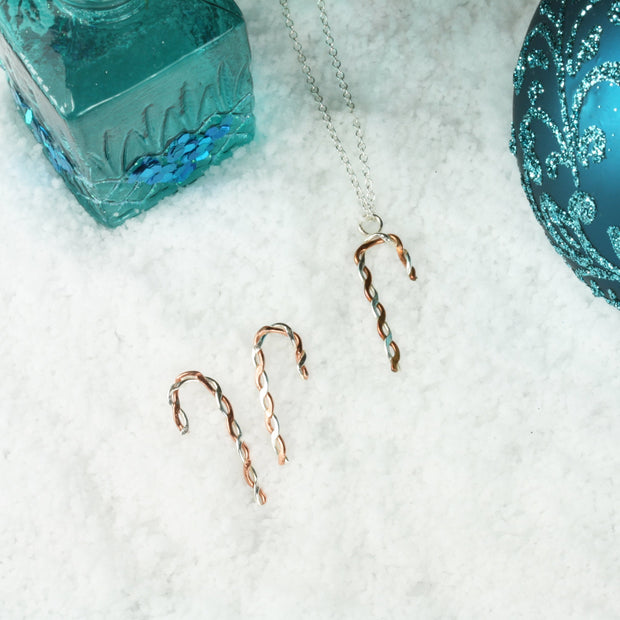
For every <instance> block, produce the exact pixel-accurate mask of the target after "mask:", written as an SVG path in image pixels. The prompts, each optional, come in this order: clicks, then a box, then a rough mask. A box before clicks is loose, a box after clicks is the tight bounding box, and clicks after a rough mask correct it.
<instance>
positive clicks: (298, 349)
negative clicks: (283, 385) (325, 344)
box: [252, 323, 308, 465]
mask: <svg viewBox="0 0 620 620" xmlns="http://www.w3.org/2000/svg"><path fill="white" fill-rule="evenodd" d="M269 334H281V335H282V336H287V337H288V338H289V340H290V341H291V342H292V343H293V345H294V346H295V359H296V360H297V372H299V374H300V375H301V377H302V379H307V378H308V369H307V368H306V352H305V351H304V349H303V345H302V342H301V338H300V337H299V334H297V333H295V332H294V331H293V330H292V329H291V328H290V327H289V326H288V325H287V324H286V323H274V324H273V325H265V326H264V327H261V328H260V329H259V330H258V331H257V332H256V336H255V337H254V348H253V349H252V354H253V360H254V366H255V367H256V374H255V382H256V387H257V389H258V391H259V398H260V403H261V406H262V407H263V410H264V411H265V426H266V427H267V430H268V431H269V433H270V434H271V445H272V446H273V449H274V451H275V453H276V454H277V455H278V463H279V464H280V465H284V463H286V462H288V458H287V457H286V445H285V444H284V439H282V435H280V422H279V421H278V418H277V417H276V415H275V413H274V412H273V408H274V405H273V397H272V396H271V393H270V392H269V378H268V377H267V373H266V372H265V355H264V353H263V350H262V346H263V342H264V341H265V338H266V337H267V336H268V335H269Z"/></svg>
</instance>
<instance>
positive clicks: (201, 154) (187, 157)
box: [127, 116, 233, 185]
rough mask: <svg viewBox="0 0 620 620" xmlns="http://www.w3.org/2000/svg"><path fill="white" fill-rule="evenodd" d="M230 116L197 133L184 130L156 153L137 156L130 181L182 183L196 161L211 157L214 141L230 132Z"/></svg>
mask: <svg viewBox="0 0 620 620" xmlns="http://www.w3.org/2000/svg"><path fill="white" fill-rule="evenodd" d="M232 122H233V119H232V117H230V116H227V117H226V118H224V119H223V120H222V121H221V123H219V124H216V125H212V126H211V127H208V128H206V129H204V130H202V131H200V132H197V133H194V134H190V133H188V132H185V133H183V134H181V135H180V136H178V137H177V138H175V139H174V140H173V141H172V142H171V143H170V144H169V145H168V147H167V149H166V150H165V151H164V152H163V153H162V154H161V155H159V156H156V155H148V156H145V157H141V158H140V159H139V160H138V161H137V162H136V163H135V164H134V165H133V166H132V167H131V169H130V171H129V173H128V176H127V178H128V180H129V181H130V182H134V183H135V182H138V183H147V184H148V185H157V184H163V183H172V182H174V183H184V182H185V181H187V179H188V178H189V177H190V176H191V175H192V173H193V172H194V171H195V170H196V168H197V167H198V163H200V162H202V161H205V160H206V159H208V158H209V157H210V156H211V153H212V152H213V149H214V148H216V143H217V142H218V140H222V139H223V138H224V137H226V136H227V135H228V134H229V133H230V132H231V129H232V127H231V124H232Z"/></svg>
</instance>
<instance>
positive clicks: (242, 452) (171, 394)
mask: <svg viewBox="0 0 620 620" xmlns="http://www.w3.org/2000/svg"><path fill="white" fill-rule="evenodd" d="M189 381H198V382H199V383H201V384H202V385H204V386H205V387H207V389H208V390H209V391H210V392H211V394H212V395H213V396H214V397H215V400H216V402H217V406H218V408H219V410H220V411H221V413H222V414H224V416H225V417H226V419H227V422H228V432H229V434H230V436H231V437H232V439H233V440H234V442H235V447H236V449H237V453H238V454H239V457H240V458H241V462H242V463H243V473H244V477H245V479H246V481H247V482H248V484H249V485H250V486H251V487H252V492H253V495H254V499H255V501H256V503H257V504H259V505H262V504H264V503H265V494H264V493H263V491H262V490H261V488H260V486H259V484H258V475H257V474H256V470H255V469H254V466H253V465H252V462H251V460H250V453H249V449H248V447H247V444H246V443H245V442H244V441H243V433H242V432H241V427H240V426H239V424H238V422H237V420H235V418H234V413H233V410H232V407H231V405H230V402H229V401H228V399H227V398H226V397H225V396H224V395H223V393H222V388H221V387H220V384H219V383H218V382H217V381H216V380H215V379H212V378H211V377H207V376H205V375H203V374H202V373H199V372H196V371H190V372H187V373H183V375H181V376H180V378H179V379H178V380H177V381H176V382H175V383H173V384H172V385H171V386H170V390H169V391H168V404H169V405H170V406H171V407H172V408H173V409H174V412H175V420H176V421H177V426H178V428H179V430H180V432H181V434H182V435H186V434H187V433H188V432H189V420H188V418H187V414H186V413H185V411H184V410H183V408H182V407H181V403H180V401H179V389H180V388H181V386H182V385H183V384H184V383H187V382H189Z"/></svg>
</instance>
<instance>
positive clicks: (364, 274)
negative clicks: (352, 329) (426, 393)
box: [355, 233, 416, 372]
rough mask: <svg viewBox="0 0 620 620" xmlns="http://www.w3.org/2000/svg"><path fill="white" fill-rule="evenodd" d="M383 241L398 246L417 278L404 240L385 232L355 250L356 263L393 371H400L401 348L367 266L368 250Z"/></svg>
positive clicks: (372, 236) (398, 250) (400, 255)
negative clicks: (393, 334)
mask: <svg viewBox="0 0 620 620" xmlns="http://www.w3.org/2000/svg"><path fill="white" fill-rule="evenodd" d="M382 243H391V244H393V245H394V246H396V252H397V253H398V258H399V259H400V262H401V263H402V264H403V265H404V267H405V268H406V269H407V274H408V275H409V278H410V279H411V280H415V279H416V273H415V268H414V267H413V265H412V264H411V257H410V256H409V252H407V250H405V248H404V247H403V244H402V241H401V240H400V239H399V237H397V236H396V235H387V234H384V233H377V234H375V235H371V236H370V237H368V239H366V241H364V243H362V245H360V247H359V248H358V249H357V251H356V252H355V264H356V265H357V267H358V270H359V274H360V277H361V278H362V281H363V282H364V294H365V295H366V299H367V300H368V301H369V302H370V303H371V305H372V310H373V312H374V314H375V316H376V317H377V331H378V332H379V336H380V337H381V339H382V340H383V341H384V344H385V350H386V353H387V356H388V359H389V360H390V365H391V368H392V372H398V363H399V362H400V349H399V348H398V345H397V344H396V343H395V342H394V340H393V337H392V330H391V329H390V327H389V325H388V324H387V321H386V314H385V308H384V307H383V304H382V303H381V302H380V301H379V294H378V293H377V289H375V287H374V286H373V283H372V274H371V273H370V270H369V269H368V267H366V252H367V251H368V250H369V249H370V248H373V247H374V246H376V245H380V244H382Z"/></svg>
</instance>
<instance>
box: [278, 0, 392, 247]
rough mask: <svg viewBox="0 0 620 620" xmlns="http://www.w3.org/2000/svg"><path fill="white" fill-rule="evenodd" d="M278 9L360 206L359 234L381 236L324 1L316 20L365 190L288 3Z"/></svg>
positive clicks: (360, 132) (360, 136) (355, 118)
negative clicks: (348, 115) (350, 121)
mask: <svg viewBox="0 0 620 620" xmlns="http://www.w3.org/2000/svg"><path fill="white" fill-rule="evenodd" d="M280 5H281V7H282V14H283V16H284V20H285V23H286V27H287V29H288V31H289V37H290V39H291V40H292V41H293V49H294V50H295V52H296V54H297V59H298V60H299V63H300V65H301V68H302V72H303V74H304V75H305V78H306V84H307V85H308V88H309V90H310V93H311V94H312V96H313V98H314V100H315V102H316V103H317V106H318V110H319V112H320V114H321V117H322V119H323V122H324V123H325V126H326V128H327V131H328V133H329V136H330V138H331V139H332V142H333V143H334V146H335V148H336V151H337V152H338V154H339V156H340V160H341V161H342V163H343V164H344V167H345V169H346V171H347V174H348V175H349V180H350V181H351V185H352V186H353V189H354V190H355V194H356V195H357V199H358V201H359V203H360V206H361V209H362V214H363V215H362V221H361V223H360V226H359V227H360V231H361V232H362V233H363V234H365V235H368V234H371V232H372V233H379V232H381V228H382V226H383V222H382V220H381V218H380V217H379V215H378V214H377V212H376V211H375V192H374V188H373V181H372V177H371V174H370V167H369V165H368V155H367V153H366V142H365V141H364V131H363V129H362V124H361V122H360V120H359V117H358V116H357V114H356V111H355V103H354V102H353V97H352V95H351V91H350V90H349V85H348V84H347V82H346V81H345V74H344V71H343V70H342V62H341V61H340V58H339V57H338V50H337V49H336V46H335V43H334V37H333V35H332V29H331V26H330V24H329V19H328V17H327V9H326V8H325V0H317V8H318V9H319V14H320V19H321V23H322V25H323V34H324V35H325V44H326V45H327V47H328V53H329V55H330V57H331V59H332V62H331V65H332V67H333V69H334V71H335V73H336V79H337V81H338V87H339V89H340V92H341V94H342V97H343V99H344V101H345V104H346V106H347V109H348V110H349V112H350V113H351V115H352V117H353V129H354V131H355V137H356V138H357V150H358V159H359V161H360V164H361V170H362V174H363V176H364V185H365V188H366V189H365V190H364V189H362V186H361V184H360V181H359V178H358V176H357V173H356V172H355V169H354V168H353V164H352V163H351V159H350V158H349V155H348V153H347V151H346V149H345V147H344V144H343V143H342V140H341V139H340V136H339V135H338V131H337V130H336V127H335V125H334V122H333V120H332V117H331V114H330V113H329V110H328V108H327V105H326V103H325V100H324V99H323V96H322V95H321V91H320V88H319V85H318V84H317V81H316V78H315V77H314V74H313V72H312V68H311V67H310V64H309V63H308V59H307V58H306V55H305V54H304V49H303V46H302V44H301V42H300V41H299V34H298V33H297V30H296V28H295V22H294V21H293V19H292V17H291V11H290V8H289V4H288V0H280ZM369 227H373V228H374V229H375V230H372V231H369V230H368V228H369Z"/></svg>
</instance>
